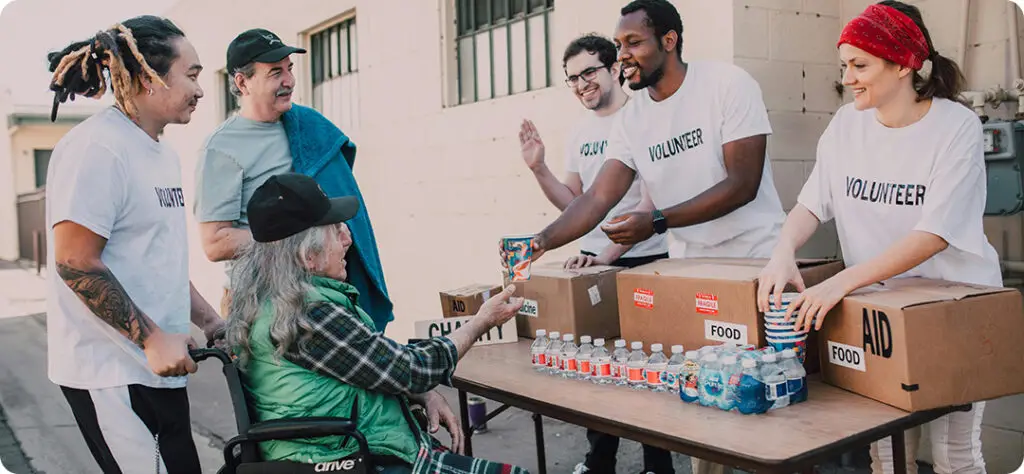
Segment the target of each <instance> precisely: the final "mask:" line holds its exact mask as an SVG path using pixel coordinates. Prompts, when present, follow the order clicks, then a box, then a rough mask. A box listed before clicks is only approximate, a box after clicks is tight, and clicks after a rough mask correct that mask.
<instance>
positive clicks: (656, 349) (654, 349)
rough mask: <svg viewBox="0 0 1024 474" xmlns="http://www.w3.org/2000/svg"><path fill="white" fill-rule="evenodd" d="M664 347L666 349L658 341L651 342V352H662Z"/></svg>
mask: <svg viewBox="0 0 1024 474" xmlns="http://www.w3.org/2000/svg"><path fill="white" fill-rule="evenodd" d="M664 349H665V347H664V346H662V345H661V344H658V343H654V344H651V352H661V351H662V350H664Z"/></svg>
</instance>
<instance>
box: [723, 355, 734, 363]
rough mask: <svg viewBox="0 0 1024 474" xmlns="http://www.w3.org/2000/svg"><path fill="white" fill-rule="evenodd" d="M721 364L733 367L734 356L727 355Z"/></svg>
mask: <svg viewBox="0 0 1024 474" xmlns="http://www.w3.org/2000/svg"><path fill="white" fill-rule="evenodd" d="M722 363H723V364H725V365H733V364H735V363H736V356H734V355H727V356H725V357H724V358H722Z"/></svg>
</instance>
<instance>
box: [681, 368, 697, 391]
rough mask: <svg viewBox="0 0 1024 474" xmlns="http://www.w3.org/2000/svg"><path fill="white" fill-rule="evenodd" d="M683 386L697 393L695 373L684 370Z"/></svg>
mask: <svg viewBox="0 0 1024 474" xmlns="http://www.w3.org/2000/svg"><path fill="white" fill-rule="evenodd" d="M682 384H683V388H685V389H686V390H688V391H692V392H693V393H697V373H696V372H686V373H684V374H683V381H682Z"/></svg>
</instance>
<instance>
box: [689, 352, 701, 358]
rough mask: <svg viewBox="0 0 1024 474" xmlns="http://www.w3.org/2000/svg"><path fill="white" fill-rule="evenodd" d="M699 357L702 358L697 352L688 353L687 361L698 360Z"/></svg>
mask: <svg viewBox="0 0 1024 474" xmlns="http://www.w3.org/2000/svg"><path fill="white" fill-rule="evenodd" d="M698 357H700V352H697V351H686V358H687V359H696V358H698Z"/></svg>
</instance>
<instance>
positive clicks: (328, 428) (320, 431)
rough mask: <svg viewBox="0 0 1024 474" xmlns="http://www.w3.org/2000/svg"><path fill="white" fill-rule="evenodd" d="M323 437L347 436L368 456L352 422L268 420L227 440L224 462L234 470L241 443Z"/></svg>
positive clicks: (293, 419) (327, 419) (343, 419)
mask: <svg viewBox="0 0 1024 474" xmlns="http://www.w3.org/2000/svg"><path fill="white" fill-rule="evenodd" d="M324 436H346V437H348V436H351V437H352V438H355V440H356V443H357V444H358V445H359V452H360V453H362V454H363V456H369V455H370V447H369V445H368V444H367V443H366V437H364V436H363V434H362V433H360V432H359V430H358V429H356V424H355V423H354V422H353V421H351V420H349V419H347V418H332V417H308V418H289V419H282V420H268V421H262V422H259V423H255V424H253V425H251V426H250V427H249V429H248V430H246V432H245V433H242V434H239V435H238V436H235V437H234V438H231V439H230V440H228V442H227V444H226V445H225V446H224V462H225V464H226V465H227V466H228V467H229V468H230V469H234V468H235V467H236V466H237V465H238V462H239V461H240V459H237V458H236V457H235V455H234V451H235V447H236V446H238V445H240V444H243V443H258V442H261V441H272V440H289V439H297V438H320V437H324ZM246 462H249V461H246ZM228 472H234V471H231V470H229V471H228Z"/></svg>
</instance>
